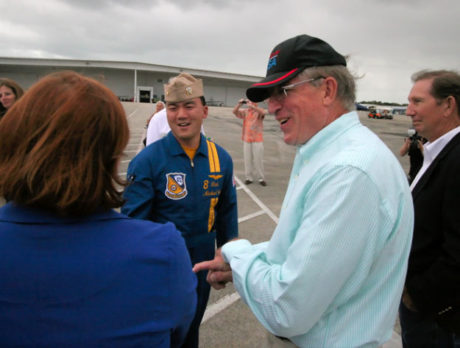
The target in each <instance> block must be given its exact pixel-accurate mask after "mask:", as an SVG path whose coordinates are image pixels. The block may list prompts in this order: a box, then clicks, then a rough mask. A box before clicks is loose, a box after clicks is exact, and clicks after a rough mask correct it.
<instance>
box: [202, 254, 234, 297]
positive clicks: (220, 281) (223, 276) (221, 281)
mask: <svg viewBox="0 0 460 348" xmlns="http://www.w3.org/2000/svg"><path fill="white" fill-rule="evenodd" d="M205 270H208V271H209V272H208V276H207V278H206V280H207V281H208V283H209V284H211V286H212V287H213V288H214V289H216V290H220V289H223V288H225V285H226V283H228V282H231V281H232V280H233V276H232V269H231V268H230V265H229V264H228V263H227V262H225V260H224V258H223V257H222V252H221V249H220V248H219V249H217V250H216V255H215V256H214V260H210V261H203V262H200V263H197V264H195V266H193V272H195V273H197V272H200V271H205Z"/></svg>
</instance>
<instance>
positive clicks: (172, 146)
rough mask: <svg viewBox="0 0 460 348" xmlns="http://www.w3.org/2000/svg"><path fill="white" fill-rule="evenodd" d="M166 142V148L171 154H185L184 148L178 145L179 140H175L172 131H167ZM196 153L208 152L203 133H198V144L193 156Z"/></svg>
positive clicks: (204, 153) (205, 154)
mask: <svg viewBox="0 0 460 348" xmlns="http://www.w3.org/2000/svg"><path fill="white" fill-rule="evenodd" d="M166 142H167V144H168V150H169V151H170V153H171V155H173V156H178V155H182V154H184V155H186V154H185V151H184V149H182V146H180V144H179V142H178V141H177V139H176V137H175V136H174V134H173V133H172V132H169V133H168V135H167V136H166ZM198 154H202V155H204V156H207V154H208V146H207V144H206V138H205V137H204V135H203V134H200V146H198V149H197V150H196V154H195V156H196V155H198Z"/></svg>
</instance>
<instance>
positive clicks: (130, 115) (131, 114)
mask: <svg viewBox="0 0 460 348" xmlns="http://www.w3.org/2000/svg"><path fill="white" fill-rule="evenodd" d="M137 110H139V109H138V108H136V110H134V111H133V112H131V113H130V114H129V115H128V118H131V117H132V116H134V114H135V113H136V112H137Z"/></svg>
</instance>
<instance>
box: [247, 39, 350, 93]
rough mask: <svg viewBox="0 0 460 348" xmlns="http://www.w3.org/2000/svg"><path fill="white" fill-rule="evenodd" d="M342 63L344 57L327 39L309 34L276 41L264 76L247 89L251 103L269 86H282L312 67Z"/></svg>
mask: <svg viewBox="0 0 460 348" xmlns="http://www.w3.org/2000/svg"><path fill="white" fill-rule="evenodd" d="M328 65H344V66H347V62H346V60H345V58H344V57H343V56H342V55H341V54H339V53H338V52H337V51H336V50H334V49H333V48H332V47H331V46H330V45H329V44H328V43H327V42H324V41H323V40H321V39H318V38H316V37H312V36H308V35H298V36H295V37H293V38H290V39H288V40H286V41H283V42H281V43H280V44H278V45H277V46H276V47H275V48H274V49H273V50H272V52H271V53H270V57H269V58H268V66H267V74H266V76H265V78H264V79H263V80H262V81H260V82H257V83H254V84H253V85H252V86H251V87H249V88H248V89H247V90H246V96H247V97H248V99H249V100H251V101H253V102H260V101H263V100H265V99H267V98H268V97H269V89H270V88H272V87H275V86H278V85H281V84H283V83H285V82H287V81H289V80H291V79H293V78H294V77H296V76H297V75H298V74H300V73H301V72H302V71H303V70H304V69H305V68H309V67H314V66H328Z"/></svg>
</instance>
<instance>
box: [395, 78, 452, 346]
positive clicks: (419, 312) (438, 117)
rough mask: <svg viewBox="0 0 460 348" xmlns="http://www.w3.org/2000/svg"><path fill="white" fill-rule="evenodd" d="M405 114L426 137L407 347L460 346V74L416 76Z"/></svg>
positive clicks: (407, 304) (408, 290)
mask: <svg viewBox="0 0 460 348" xmlns="http://www.w3.org/2000/svg"><path fill="white" fill-rule="evenodd" d="M412 81H413V82H414V85H413V87H412V89H411V91H410V93H409V97H408V99H409V105H408V106H407V111H406V114H407V115H408V116H409V117H411V118H412V125H413V127H414V129H415V130H416V131H417V133H418V134H419V135H420V136H421V137H424V138H426V139H427V140H428V142H426V143H425V145H424V151H423V152H424V157H423V165H422V168H421V169H420V170H419V172H418V174H417V175H416V177H415V178H414V180H413V181H412V184H411V190H412V199H413V202H414V210H415V224H414V238H413V241H412V248H411V252H410V256H409V268H408V271H407V277H406V283H405V287H404V292H403V297H402V302H401V306H400V310H399V317H400V322H401V329H402V332H401V337H402V340H403V346H404V348H413V347H414V348H415V347H438V348H454V347H455V348H457V347H460V214H459V212H458V209H459V207H460V180H459V178H460V110H459V108H460V74H459V73H458V72H455V71H449V70H434V71H430V70H424V71H420V72H418V73H415V74H414V75H413V76H412Z"/></svg>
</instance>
